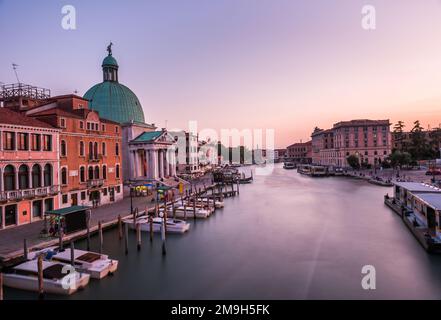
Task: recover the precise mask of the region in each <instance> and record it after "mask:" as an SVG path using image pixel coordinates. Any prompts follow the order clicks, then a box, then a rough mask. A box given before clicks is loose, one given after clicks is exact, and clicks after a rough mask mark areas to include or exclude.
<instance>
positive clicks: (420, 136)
mask: <svg viewBox="0 0 441 320" xmlns="http://www.w3.org/2000/svg"><path fill="white" fill-rule="evenodd" d="M413 125H414V126H413V128H412V130H411V131H410V140H411V141H410V146H409V153H410V154H411V155H412V158H413V159H415V160H423V159H428V158H432V155H433V154H432V152H431V149H432V148H431V146H430V145H429V143H428V141H427V139H426V132H424V129H423V127H422V126H421V124H420V121H419V120H416V121H415V122H414V123H413Z"/></svg>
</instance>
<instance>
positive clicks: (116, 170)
mask: <svg viewBox="0 0 441 320" xmlns="http://www.w3.org/2000/svg"><path fill="white" fill-rule="evenodd" d="M115 176H116V178H117V179H119V164H117V165H116V168H115Z"/></svg>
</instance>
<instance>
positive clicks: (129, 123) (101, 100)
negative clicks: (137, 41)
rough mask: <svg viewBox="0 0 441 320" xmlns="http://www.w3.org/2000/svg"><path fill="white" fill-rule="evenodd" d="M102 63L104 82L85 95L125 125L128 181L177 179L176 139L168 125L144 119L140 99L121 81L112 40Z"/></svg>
mask: <svg viewBox="0 0 441 320" xmlns="http://www.w3.org/2000/svg"><path fill="white" fill-rule="evenodd" d="M107 51H108V55H107V56H106V57H105V58H104V60H103V63H102V65H101V66H102V70H103V82H101V83H98V84H96V85H94V86H93V87H91V88H90V89H89V90H88V91H87V92H86V93H85V95H84V98H85V99H87V100H88V101H89V107H90V108H91V109H92V110H96V111H98V112H99V114H100V116H101V117H104V118H106V119H108V120H110V121H114V122H116V123H119V124H120V126H121V128H122V172H123V177H124V181H125V182H126V183H133V182H142V181H145V182H147V181H162V182H164V181H166V180H167V179H172V180H174V179H176V156H175V148H176V146H175V140H174V138H173V137H172V136H171V135H170V134H169V133H168V132H167V130H166V129H161V130H158V129H157V127H156V126H155V125H154V124H148V123H146V122H145V116H144V112H143V109H142V106H141V103H140V102H139V99H138V98H137V96H136V95H135V93H133V91H132V90H130V89H129V88H128V87H126V86H124V85H123V84H121V83H120V82H119V76H118V69H119V65H118V63H117V61H116V59H115V58H114V57H113V53H112V43H111V44H110V45H109V46H108V48H107Z"/></svg>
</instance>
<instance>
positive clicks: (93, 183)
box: [87, 179, 104, 188]
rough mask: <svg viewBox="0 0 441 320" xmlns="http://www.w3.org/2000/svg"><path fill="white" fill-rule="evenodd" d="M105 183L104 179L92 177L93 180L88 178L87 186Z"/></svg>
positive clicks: (92, 186) (99, 185)
mask: <svg viewBox="0 0 441 320" xmlns="http://www.w3.org/2000/svg"><path fill="white" fill-rule="evenodd" d="M103 184H104V179H91V180H87V187H88V188H96V187H101V186H102V185H103Z"/></svg>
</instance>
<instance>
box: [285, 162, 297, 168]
mask: <svg viewBox="0 0 441 320" xmlns="http://www.w3.org/2000/svg"><path fill="white" fill-rule="evenodd" d="M295 168H296V164H295V163H294V162H289V161H288V162H284V163H283V169H287V170H292V169H295Z"/></svg>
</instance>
